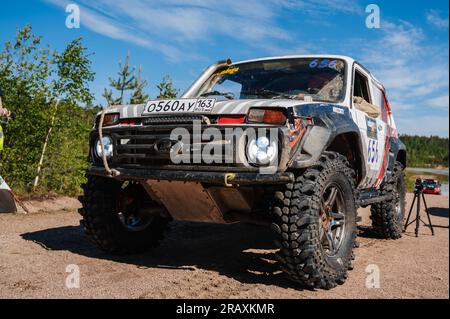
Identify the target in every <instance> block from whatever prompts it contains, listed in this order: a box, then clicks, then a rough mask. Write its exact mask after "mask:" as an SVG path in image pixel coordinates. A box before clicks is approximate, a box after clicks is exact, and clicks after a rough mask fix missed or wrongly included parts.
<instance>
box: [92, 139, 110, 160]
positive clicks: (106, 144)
mask: <svg viewBox="0 0 450 319" xmlns="http://www.w3.org/2000/svg"><path fill="white" fill-rule="evenodd" d="M102 142H103V148H104V149H105V155H106V157H107V158H111V157H112V156H113V140H112V138H111V137H110V136H103V138H102ZM95 152H96V153H97V156H98V157H103V153H102V147H101V145H100V140H99V139H97V142H96V143H95Z"/></svg>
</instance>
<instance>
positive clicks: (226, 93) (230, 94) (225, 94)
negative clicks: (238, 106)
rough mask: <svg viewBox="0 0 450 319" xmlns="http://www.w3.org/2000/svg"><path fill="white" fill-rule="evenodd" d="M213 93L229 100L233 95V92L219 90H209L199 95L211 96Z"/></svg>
mask: <svg viewBox="0 0 450 319" xmlns="http://www.w3.org/2000/svg"><path fill="white" fill-rule="evenodd" d="M213 95H217V96H223V97H225V98H227V99H229V100H234V99H235V96H234V94H233V93H231V92H219V91H211V92H206V93H203V94H200V96H201V97H207V96H213Z"/></svg>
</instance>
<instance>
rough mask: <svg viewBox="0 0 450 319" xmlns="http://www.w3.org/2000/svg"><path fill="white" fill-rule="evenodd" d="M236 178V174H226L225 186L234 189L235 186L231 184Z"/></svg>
mask: <svg viewBox="0 0 450 319" xmlns="http://www.w3.org/2000/svg"><path fill="white" fill-rule="evenodd" d="M235 178H236V174H234V173H226V174H225V178H224V185H225V186H226V187H233V184H231V182H232V181H233V180H234V179H235ZM236 186H238V187H239V185H237V184H236Z"/></svg>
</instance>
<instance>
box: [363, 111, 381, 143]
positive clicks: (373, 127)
mask: <svg viewBox="0 0 450 319" xmlns="http://www.w3.org/2000/svg"><path fill="white" fill-rule="evenodd" d="M366 125H367V137H368V138H372V139H374V140H378V130H377V121H376V120H375V119H373V118H371V117H367V116H366Z"/></svg>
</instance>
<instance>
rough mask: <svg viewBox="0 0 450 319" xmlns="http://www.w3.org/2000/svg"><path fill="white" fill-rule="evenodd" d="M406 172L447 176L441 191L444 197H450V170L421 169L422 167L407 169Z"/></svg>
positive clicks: (442, 182)
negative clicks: (449, 182)
mask: <svg viewBox="0 0 450 319" xmlns="http://www.w3.org/2000/svg"><path fill="white" fill-rule="evenodd" d="M406 170H408V171H410V172H417V173H429V174H438V175H446V176H447V180H445V181H443V180H441V184H442V187H441V190H442V195H444V196H448V195H449V186H448V175H449V174H448V172H449V171H448V169H435V168H420V167H407V168H406Z"/></svg>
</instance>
